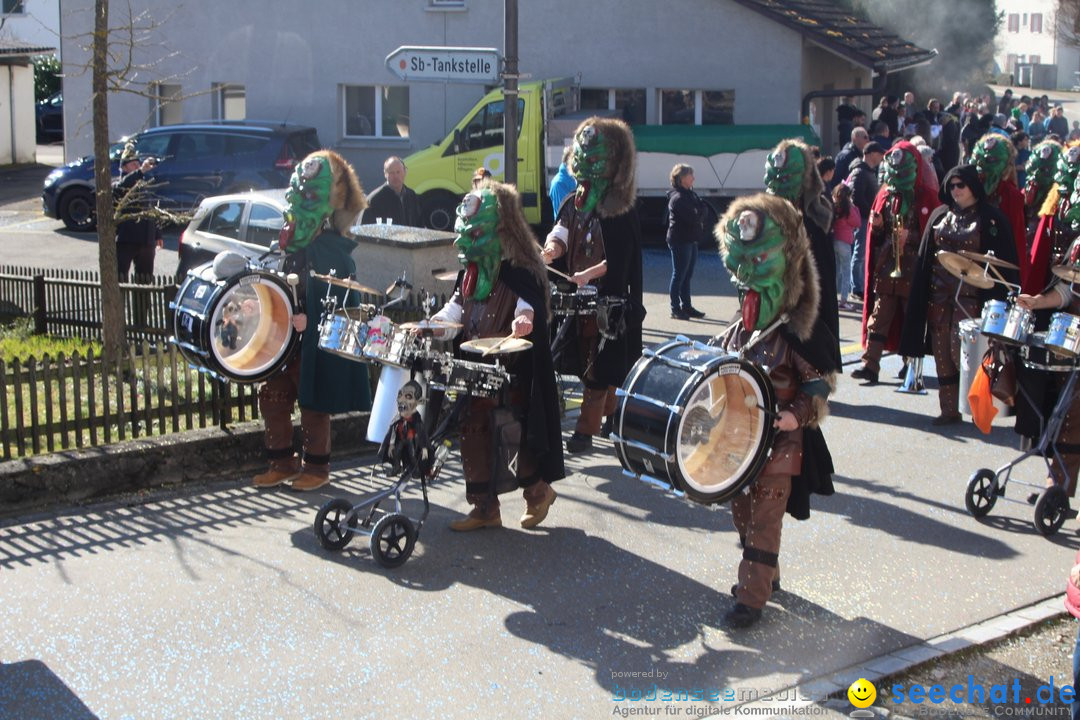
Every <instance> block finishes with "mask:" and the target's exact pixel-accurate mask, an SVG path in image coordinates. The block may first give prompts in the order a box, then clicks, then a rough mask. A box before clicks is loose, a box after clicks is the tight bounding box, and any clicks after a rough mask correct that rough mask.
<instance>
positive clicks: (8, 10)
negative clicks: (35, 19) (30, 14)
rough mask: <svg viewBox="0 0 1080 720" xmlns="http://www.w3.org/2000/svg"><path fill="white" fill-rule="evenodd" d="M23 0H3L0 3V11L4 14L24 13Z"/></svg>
mask: <svg viewBox="0 0 1080 720" xmlns="http://www.w3.org/2000/svg"><path fill="white" fill-rule="evenodd" d="M24 5H25V3H24V2H23V0H3V3H2V4H0V13H3V14H4V15H25V14H26V8H25V7H23V6H24Z"/></svg>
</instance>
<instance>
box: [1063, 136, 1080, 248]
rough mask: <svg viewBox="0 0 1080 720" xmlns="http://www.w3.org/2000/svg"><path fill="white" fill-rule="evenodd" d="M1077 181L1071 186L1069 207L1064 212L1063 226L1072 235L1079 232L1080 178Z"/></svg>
mask: <svg viewBox="0 0 1080 720" xmlns="http://www.w3.org/2000/svg"><path fill="white" fill-rule="evenodd" d="M1078 149H1080V148H1078ZM1077 180H1078V182H1076V183H1074V184H1073V189H1072V194H1071V195H1069V206H1068V208H1066V210H1065V224H1066V225H1067V226H1068V228H1069V230H1070V231H1071V232H1074V233H1075V232H1078V231H1080V178H1078V179H1077ZM1059 207H1060V206H1059Z"/></svg>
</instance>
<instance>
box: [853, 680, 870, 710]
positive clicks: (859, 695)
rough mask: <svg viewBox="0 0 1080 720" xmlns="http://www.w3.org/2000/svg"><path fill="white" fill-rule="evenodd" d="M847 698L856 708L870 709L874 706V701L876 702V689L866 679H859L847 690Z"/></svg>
mask: <svg viewBox="0 0 1080 720" xmlns="http://www.w3.org/2000/svg"><path fill="white" fill-rule="evenodd" d="M847 697H848V700H850V701H851V704H852V705H854V706H855V707H857V708H866V707H870V706H871V705H873V704H874V700H877V688H876V687H874V683H872V682H870V681H869V680H867V679H866V678H859V679H858V680H856V681H855V682H853V683H851V687H849V688H848V690H847Z"/></svg>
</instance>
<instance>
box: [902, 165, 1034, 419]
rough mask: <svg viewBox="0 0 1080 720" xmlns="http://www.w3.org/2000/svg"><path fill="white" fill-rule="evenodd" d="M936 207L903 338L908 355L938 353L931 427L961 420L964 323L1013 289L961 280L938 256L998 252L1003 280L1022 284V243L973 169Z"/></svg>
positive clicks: (953, 173)
mask: <svg viewBox="0 0 1080 720" xmlns="http://www.w3.org/2000/svg"><path fill="white" fill-rule="evenodd" d="M939 199H940V200H941V202H942V203H944V205H942V206H941V207H939V208H937V209H936V210H935V211H934V212H933V213H932V214H931V215H930V219H929V220H928V221H927V222H926V229H925V231H924V232H923V236H922V241H921V243H920V245H919V256H918V262H917V264H916V265H915V268H914V277H913V278H912V280H911V296H910V297H909V298H908V304H907V313H906V320H905V322H904V328H903V335H902V337H901V339H900V352H901V353H903V355H904V356H905V357H922V356H923V355H925V354H926V352H927V349H928V348H932V351H933V353H934V364H935V365H936V367H937V376H938V405H939V407H940V414H939V415H938V416H937V417H936V418H934V420H933V421H932V423H931V424H932V425H952V424H954V423H958V422H960V421H961V420H962V419H963V418H962V416H961V415H960V407H959V403H960V391H961V388H960V367H959V364H960V327H959V324H960V321H961V320H963V319H964V317H965V316H967V317H970V316H977V315H979V313H980V311H981V308H982V306H983V303H985V302H986V301H987V300H991V299H997V300H1003V299H1004V298H1005V297H1006V296H1007V295H1008V294H1009V287H1007V286H1006V285H1005V284H1002V283H998V282H993V283H990V282H987V283H985V285H983V286H982V287H981V288H980V287H979V286H977V285H975V284H973V283H969V282H962V281H961V280H960V278H958V277H956V276H955V275H953V274H952V273H951V272H950V271H949V270H948V269H947V268H946V266H945V265H944V264H943V263H942V261H941V260H940V259H939V258H938V253H939V252H940V251H948V252H950V253H962V252H966V253H978V254H980V255H988V254H989V255H993V256H994V257H995V258H996V259H997V260H998V261H1003V263H1006V264H1001V265H999V266H998V269H997V272H999V273H1000V274H1001V276H1002V278H1003V279H1004V280H1005V281H1006V282H1008V283H1011V284H1012V286H1013V287H1014V288H1015V287H1018V283H1019V282H1020V278H1019V273H1018V269H1017V264H1016V263H1017V257H1016V245H1015V243H1014V242H1013V234H1012V225H1011V223H1010V222H1009V221H1008V220H1007V219H1006V217H1005V215H1004V214H1003V213H1002V212H1001V210H999V209H998V208H997V207H995V206H994V205H993V204H992V203H991V202H990V201H989V199H988V198H987V196H986V190H985V187H984V184H983V182H982V180H981V178H980V176H979V172H978V170H977V169H976V168H975V166H974V165H959V166H957V167H955V168H953V169H952V170H950V171H949V173H948V175H946V176H945V181H944V183H942V186H941V191H940V195H939Z"/></svg>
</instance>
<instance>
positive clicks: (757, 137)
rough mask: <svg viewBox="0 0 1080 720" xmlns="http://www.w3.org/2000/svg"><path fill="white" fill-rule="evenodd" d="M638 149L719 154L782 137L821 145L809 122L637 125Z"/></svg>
mask: <svg viewBox="0 0 1080 720" xmlns="http://www.w3.org/2000/svg"><path fill="white" fill-rule="evenodd" d="M633 131H634V140H635V142H636V143H637V149H638V152H662V153H672V154H674V155H702V156H704V157H708V156H710V155H718V154H720V153H741V152H745V151H746V150H768V149H770V148H772V147H775V146H776V144H777V143H779V142H780V141H781V140H786V139H788V138H799V139H801V140H803V141H805V142H806V144H808V145H820V144H821V139H820V138H818V136H817V134H816V133H815V132H814V129H813V128H812V127H810V126H809V125H634V126H633Z"/></svg>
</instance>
